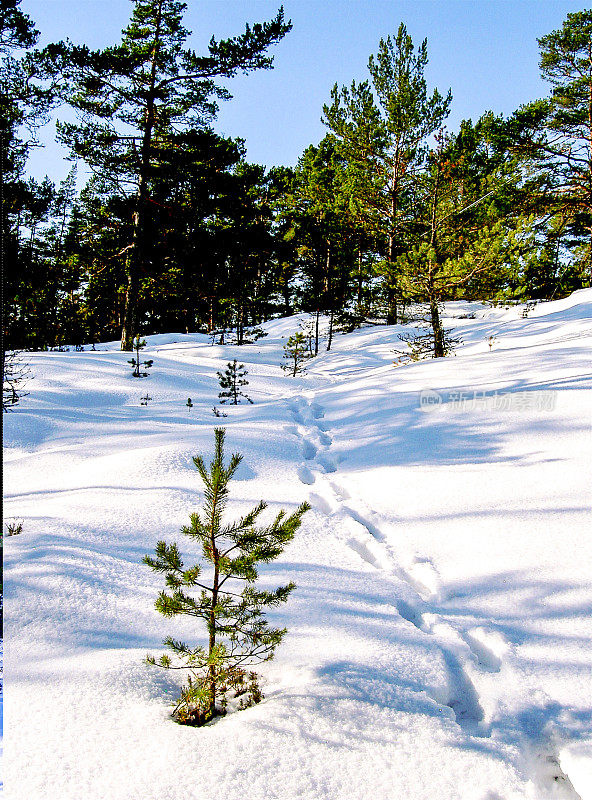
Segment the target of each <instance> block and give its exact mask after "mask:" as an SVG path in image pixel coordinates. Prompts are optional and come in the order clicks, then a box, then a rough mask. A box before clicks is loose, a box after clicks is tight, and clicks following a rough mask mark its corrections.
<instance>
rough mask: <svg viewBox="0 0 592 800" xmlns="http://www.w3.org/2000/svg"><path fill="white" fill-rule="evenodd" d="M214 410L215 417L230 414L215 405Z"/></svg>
mask: <svg viewBox="0 0 592 800" xmlns="http://www.w3.org/2000/svg"><path fill="white" fill-rule="evenodd" d="M212 411H213V412H214V416H215V417H227V416H228V414H225V413H224V412H223V411H221V410H220V409H219V408H216V406H214V407H213V408H212Z"/></svg>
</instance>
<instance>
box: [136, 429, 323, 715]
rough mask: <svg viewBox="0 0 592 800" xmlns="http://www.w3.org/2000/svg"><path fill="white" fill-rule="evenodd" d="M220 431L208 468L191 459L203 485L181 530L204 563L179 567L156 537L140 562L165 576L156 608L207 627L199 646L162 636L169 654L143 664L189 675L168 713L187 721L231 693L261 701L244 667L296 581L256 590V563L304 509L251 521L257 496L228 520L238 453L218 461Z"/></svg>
mask: <svg viewBox="0 0 592 800" xmlns="http://www.w3.org/2000/svg"><path fill="white" fill-rule="evenodd" d="M224 435H225V432H224V429H222V428H216V430H215V455H214V459H213V460H212V462H211V463H210V466H209V469H207V468H206V465H205V463H204V461H203V459H202V457H201V456H198V457H196V458H194V459H193V461H194V464H195V466H196V468H197V471H198V472H199V475H200V477H201V479H202V481H203V483H204V486H205V501H204V508H203V511H202V512H201V514H200V513H194V514H191V517H190V519H191V522H190V524H189V525H188V526H186V527H184V528H183V529H182V531H183V533H184V534H185V535H186V536H189V537H190V538H191V539H193V540H195V541H197V542H199V543H200V544H201V546H202V562H203V563H202V564H196V565H195V566H193V567H190V568H188V569H187V568H185V567H184V564H183V561H182V560H181V556H180V553H179V550H178V548H177V545H176V544H174V543H173V544H166V542H164V541H159V542H158V544H157V546H156V557H150V556H145V557H144V563H145V564H147V565H148V566H149V567H151V568H152V569H153V570H154V571H155V572H159V573H163V574H164V576H165V580H166V589H165V590H163V591H161V592H160V594H159V596H158V599H157V601H156V609H157V610H158V611H159V612H160V613H161V614H163V615H164V616H165V617H173V616H176V615H177V614H187V615H189V616H191V617H196V618H197V619H201V620H202V621H203V622H204V624H205V627H206V630H207V635H208V643H207V646H205V647H204V646H203V645H199V644H198V645H195V646H189V645H187V644H185V643H184V642H180V641H177V640H175V639H173V638H168V639H166V640H165V644H166V646H167V648H168V649H169V650H170V651H171V653H172V657H171V656H169V655H163V656H161V657H160V658H159V659H158V660H157V659H156V658H155V657H153V656H148V657H147V663H148V664H151V665H154V666H159V667H162V668H164V669H182V670H186V671H187V672H188V673H189V676H188V680H187V683H186V685H185V686H184V687H183V689H182V691H181V695H180V697H179V699H178V701H177V703H176V706H175V709H174V712H173V715H174V717H175V719H176V720H177V721H178V722H180V723H184V724H188V725H203V724H204V723H206V722H208V721H209V720H210V719H212V718H213V717H214V716H216V715H217V714H220V713H224V712H225V710H226V705H227V702H228V700H229V699H230V698H231V697H232V696H233V695H234V696H235V697H236V696H241V695H242V700H241V706H240V707H245V706H247V705H252V704H253V703H256V702H258V701H259V699H261V697H262V694H261V690H260V688H259V686H258V682H257V676H256V674H255V673H249V674H247V673H246V671H245V667H247V666H249V665H252V664H256V663H259V662H262V661H269V660H270V659H271V658H273V655H274V651H275V649H276V647H277V646H278V644H279V643H280V642H281V641H282V639H283V637H284V636H285V634H286V629H285V628H273V627H270V626H269V624H268V622H267V620H266V619H265V613H264V611H265V609H268V608H274V607H276V606H278V605H279V604H280V603H284V602H285V601H286V600H287V599H288V596H289V594H290V592H291V591H292V590H293V589H294V588H295V587H294V584H293V583H289V584H287V585H286V586H280V587H278V588H277V589H275V590H274V591H264V590H261V589H258V588H257V586H256V581H257V578H258V565H259V564H261V563H268V562H270V561H273V560H274V559H276V558H277V557H278V556H279V555H280V554H281V553H282V551H283V549H284V547H285V546H286V545H287V544H288V542H290V541H291V539H292V538H293V536H294V534H295V532H296V530H297V529H298V528H299V526H300V524H301V521H302V516H303V514H304V513H305V512H306V511H307V510H308V509H309V505H308V504H307V503H303V504H302V505H301V506H300V507H299V508H298V510H297V511H296V512H294V513H293V514H291V515H289V516H286V514H285V512H284V511H280V512H279V514H278V515H277V516H276V517H275V519H274V520H273V522H272V523H271V524H270V525H268V526H265V527H256V525H255V523H256V522H257V520H258V518H259V516H260V514H261V513H262V512H263V511H264V510H265V508H266V507H267V506H266V503H264V502H260V503H259V504H258V505H257V506H256V507H255V508H254V509H253V510H252V511H250V512H249V513H248V514H246V515H245V516H244V517H242V518H241V519H239V520H237V521H235V522H234V523H230V524H226V523H225V522H224V520H223V514H224V509H225V507H226V504H227V501H228V484H229V482H230V480H231V478H232V477H233V476H234V474H235V473H236V470H237V469H238V466H239V464H240V463H241V461H242V456H241V455H239V454H234V455H233V456H231V458H230V460H229V462H228V464H225V463H224ZM204 565H205V566H206V567H207V568H208V573H207V575H206V574H205V572H204ZM245 695H246V696H245Z"/></svg>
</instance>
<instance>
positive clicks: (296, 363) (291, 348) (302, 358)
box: [282, 331, 310, 377]
mask: <svg viewBox="0 0 592 800" xmlns="http://www.w3.org/2000/svg"><path fill="white" fill-rule="evenodd" d="M284 358H285V360H286V363H285V364H282V369H283V370H285V371H286V372H291V373H292V377H294V376H295V375H297V374H298V373H299V372H304V364H305V363H306V361H307V360H308V359H309V358H310V352H309V349H308V345H307V341H306V338H305V337H304V334H303V333H301V332H300V331H298V332H297V333H295V334H294V335H293V336H290V337H289V338H288V341H287V342H286V344H285V345H284Z"/></svg>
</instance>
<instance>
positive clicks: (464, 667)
mask: <svg viewBox="0 0 592 800" xmlns="http://www.w3.org/2000/svg"><path fill="white" fill-rule="evenodd" d="M446 313H447V319H446V324H447V326H448V327H451V328H454V332H455V335H458V336H460V337H461V338H462V339H463V344H462V345H461V346H460V347H459V348H458V350H457V354H456V356H454V357H451V358H447V359H443V360H442V359H439V360H431V361H427V362H422V363H417V364H410V365H407V366H399V367H396V368H395V367H394V366H393V361H394V360H395V359H396V355H395V354H394V352H393V351H394V349H396V348H398V347H401V344H400V342H399V341H398V339H397V334H398V333H401V331H402V330H403V329H401V328H386V327H368V328H365V329H362V330H359V331H357V332H354V333H352V334H349V335H344V336H338V337H337V338H336V340H335V342H334V347H333V349H332V351H331V352H330V353H323V354H322V355H320V356H319V357H318V358H317V359H316V360H315V361H314V362H312V363H311V365H310V368H309V371H308V374H307V375H306V376H304V377H302V378H296V379H293V378H290V377H287V376H286V375H284V374H283V372H282V371H281V369H280V364H281V360H282V346H283V344H284V343H285V341H286V338H287V336H288V335H290V334H291V333H293V332H294V330H295V329H296V325H297V322H298V319H299V318H297V317H292V318H289V319H285V320H277V321H274V322H271V323H268V324H267V325H266V326H265V327H266V329H267V330H268V332H269V336H268V337H267V338H265V339H262V340H260V341H259V342H256V343H255V344H253V345H248V346H244V347H241V348H237V347H233V346H219V345H215V346H210V343H209V342H210V340H209V338H208V337H207V336H204V335H199V334H195V335H183V334H177V335H175V334H170V335H166V336H164V335H160V336H152V337H148V343H149V346H148V348H147V350H146V351H145V353H146V356H147V357H148V358H152V359H154V366H153V368H152V370H151V375H150V377H149V378H146V379H142V380H138V379H136V378H133V377H132V376H131V368H130V367H129V365H128V364H127V359H128V358H129V354H126V353H120V352H118V351H117V344H116V343H111V344H108V345H99V346H98V349H97V351H96V352H89V351H88V349H85V351H84V352H80V353H76V352H67V353H57V352H51V353H34V354H31V355H30V362H31V369H32V372H33V374H34V380H32V381H31V383H30V386H29V390H30V395H29V396H28V397H26V398H24V399H23V401H22V403H21V405H20V406H19V407H18V408H17V410H16V411H15V412H14V413H12V414H8V415H5V418H4V424H5V431H4V436H5V442H4V443H5V448H6V450H5V482H4V491H5V517H11V516H15V517H19V518H22V519H23V520H24V530H23V533H22V534H20V535H19V536H14V537H10V538H9V539H7V540H5V585H6V619H7V626H6V627H7V642H6V662H7V668H6V675H7V681H6V703H5V706H6V719H7V726H6V728H7V732H8V733H7V741H6V748H5V751H6V779H5V783H6V786H7V792H6V796H7V797H8V798H10V800H25V799H26V800H31V798H33V800H81V798H85V800H106V798H109V800H272V799H273V798H278V800H280V799H281V800H296V798H304V799H305V800H456V799H457V798H458V799H460V798H462V800H511V799H512V800H514V799H516V798H529V799H530V800H543V798H572V800H573V798H577V797H581V798H583V799H584V800H590V798H592V770H591V765H592V615H591V610H592V586H591V583H590V580H591V563H592V536H591V526H590V516H589V510H588V509H589V501H590V486H591V485H592V481H591V477H592V476H591V470H590V452H591V448H590V421H591V419H590V392H589V390H590V385H591V377H590V366H591V364H590V352H591V348H590V345H591V343H592V319H591V317H592V291H588V290H586V291H581V292H576V293H575V294H574V295H572V296H571V297H569V298H567V299H565V300H560V301H557V302H553V303H545V304H539V305H537V307H536V308H535V309H534V310H533V311H531V312H530V313H529V315H528V317H527V318H523V316H522V308H521V307H519V308H512V309H501V308H496V309H492V308H489V307H487V306H482V305H480V304H477V303H471V304H468V303H454V304H451V305H449V306H448V307H447V312H446ZM405 330H409V328H405ZM490 336H494V340H493V341H492V347H491V349H490V346H489V343H490V342H489V337H490ZM235 357H236V358H238V359H239V361H241V362H244V364H245V365H246V367H247V369H248V371H249V375H248V379H249V380H250V384H249V387H248V391H249V394H250V395H251V397H252V399H253V400H254V405H252V406H246V405H245V406H239V407H233V408H230V409H227V412H228V416H227V418H225V419H218V420H217V419H215V417H214V416H213V414H212V406H213V405H214V404H218V398H217V393H218V384H217V379H216V371H217V370H219V369H221V368H222V367H223V366H224V364H225V362H226V361H227V360H229V359H232V358H235ZM146 393H148V394H149V396H150V397H151V398H152V399H151V400H150V401H149V402H148V405H147V406H141V405H140V398H141V397H142V396H143V395H145V394H146ZM188 397H191V399H192V401H193V403H194V407H193V409H192V410H190V411H189V410H188V409H187V407H186V405H185V404H186V402H187V398H188ZM426 398H427V399H426ZM422 403H423V405H422ZM220 423H222V424H223V425H224V426H225V428H226V430H227V444H228V450H229V452H230V451H234V450H238V451H240V452H242V453H243V454H244V457H245V458H244V462H243V465H242V466H241V468H240V470H239V473H238V479H237V480H236V481H235V482H234V486H233V491H232V500H231V502H230V507H229V512H230V514H232V515H238V514H240V513H241V512H243V511H245V510H246V509H247V508H249V507H250V506H252V505H253V504H254V503H256V502H257V501H258V500H259V499H260V498H264V499H266V500H268V501H269V503H270V510H269V514H270V515H271V514H272V513H273V512H275V511H277V510H278V509H279V508H282V507H283V508H286V509H290V510H291V509H294V508H295V506H296V504H298V503H299V502H301V501H302V500H308V501H309V502H310V503H311V504H312V506H313V510H312V511H311V512H310V513H309V514H308V515H307V516H306V518H305V522H304V524H303V526H302V528H301V529H300V531H299V532H298V534H297V536H296V539H295V540H294V542H293V543H292V544H291V545H290V546H289V547H288V548H287V550H286V552H285V554H284V556H283V557H282V558H281V559H280V560H279V561H278V562H276V563H274V564H271V565H268V566H267V567H266V568H264V569H263V570H262V577H263V580H264V582H265V584H266V585H268V586H270V587H271V586H276V585H278V584H280V583H282V582H287V581H289V580H293V581H294V582H295V583H296V584H297V586H298V589H297V591H296V592H295V593H294V594H293V595H292V597H291V599H290V601H289V603H288V604H286V605H285V606H284V607H283V608H281V609H279V610H278V611H276V612H274V614H273V622H274V623H278V624H280V625H285V626H287V628H288V629H289V635H288V636H287V638H286V640H285V643H284V644H283V645H282V647H281V648H280V649H279V650H278V653H277V657H276V660H275V661H273V662H271V663H270V664H267V665H265V666H264V667H263V668H262V672H263V674H264V680H265V687H264V691H265V695H266V699H265V701H264V702H263V703H261V704H260V705H259V706H256V707H255V708H252V709H249V710H247V711H243V712H240V713H235V714H231V715H229V716H227V717H226V718H224V719H221V720H219V721H217V722H216V723H215V724H213V725H211V726H209V727H206V728H202V729H192V728H184V727H180V726H178V725H176V724H174V723H173V722H172V721H171V720H170V717H169V713H170V701H171V700H172V698H173V697H174V696H175V692H176V688H177V685H176V683H175V681H176V679H177V674H176V673H167V672H162V671H159V670H156V669H154V668H153V669H149V668H147V667H145V666H143V664H142V659H143V657H144V655H145V653H146V652H148V651H150V652H152V653H158V652H160V651H161V641H162V639H163V638H164V637H165V636H166V635H174V636H175V637H176V638H185V639H186V640H187V641H189V642H190V643H194V642H195V641H196V635H197V636H199V635H202V634H203V631H199V630H198V632H197V633H196V632H195V628H194V625H193V624H192V623H191V621H189V622H188V621H187V620H182V619H174V620H169V621H167V620H165V619H164V618H163V617H161V616H160V615H158V614H157V613H156V611H155V610H154V600H155V598H156V595H157V592H158V590H159V588H160V581H159V578H158V576H156V575H155V574H154V573H152V572H151V571H150V570H149V569H148V568H147V567H145V566H143V565H142V564H141V559H142V556H143V555H144V554H145V553H149V552H151V551H153V549H154V546H155V543H156V541H157V540H158V539H161V538H164V539H166V540H168V541H173V540H176V541H178V542H179V546H180V548H181V551H182V553H184V554H185V555H186V556H187V558H186V562H187V563H194V562H193V561H192V559H197V550H196V548H195V547H194V546H192V543H191V542H189V541H184V539H185V537H182V536H181V534H180V533H179V529H180V527H181V525H183V524H184V523H185V522H186V521H187V519H188V514H189V513H190V512H191V511H192V510H195V509H197V508H198V507H199V505H200V503H201V501H202V498H203V494H202V491H201V486H200V483H199V480H198V477H197V475H196V472H195V469H194V468H193V465H192V461H191V458H192V456H194V455H195V454H197V453H203V454H205V455H206V456H207V455H209V454H210V453H211V447H212V440H213V434H212V431H213V428H214V426H215V425H216V424H220Z"/></svg>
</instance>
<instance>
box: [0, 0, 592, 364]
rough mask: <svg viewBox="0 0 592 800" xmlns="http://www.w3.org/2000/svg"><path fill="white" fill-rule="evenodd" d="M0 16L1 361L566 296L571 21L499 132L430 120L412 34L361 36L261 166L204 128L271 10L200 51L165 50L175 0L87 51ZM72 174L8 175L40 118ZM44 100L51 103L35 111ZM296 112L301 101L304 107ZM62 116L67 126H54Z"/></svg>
mask: <svg viewBox="0 0 592 800" xmlns="http://www.w3.org/2000/svg"><path fill="white" fill-rule="evenodd" d="M19 5H20V0H5V2H4V3H3V4H2V9H1V10H0V24H1V34H0V57H1V65H0V76H1V77H0V80H1V86H2V90H1V94H0V103H1V106H2V107H1V120H2V121H1V131H0V135H1V139H2V150H1V159H2V248H3V253H2V259H3V265H4V269H3V290H4V300H3V343H4V348H3V352H4V351H6V350H9V351H10V350H16V349H21V350H22V349H33V350H39V349H47V348H55V347H60V346H62V345H65V344H69V345H82V344H83V343H93V342H98V341H101V340H102V341H104V340H113V339H121V347H122V349H123V350H131V349H132V343H133V340H134V337H137V336H142V335H145V334H153V333H161V332H165V331H172V330H174V331H184V332H194V331H200V330H201V331H209V332H213V331H228V330H233V331H235V333H236V341H237V343H238V344H241V343H242V342H243V341H245V332H246V330H247V329H248V328H249V326H254V325H257V324H258V323H260V322H262V321H264V320H266V319H269V318H271V317H273V316H281V315H290V314H293V313H295V312H297V311H308V312H311V314H312V315H313V320H314V319H316V320H317V327H316V335H314V332H313V338H314V351H315V352H317V351H318V347H319V342H318V319H319V316H320V315H327V317H328V319H329V336H328V341H327V346H328V347H329V348H330V346H331V341H332V336H333V334H334V332H335V331H337V330H348V329H352V328H353V327H355V326H356V325H359V324H361V323H362V322H364V321H372V322H387V323H395V322H397V321H401V320H402V319H405V315H406V312H407V311H408V309H409V307H410V306H411V304H414V305H415V304H424V306H425V309H426V319H427V321H428V322H429V324H430V326H431V336H432V340H433V353H434V355H436V356H438V355H444V354H445V352H446V343H445V340H444V336H445V333H444V331H443V330H442V327H441V324H440V304H441V303H442V302H443V301H445V300H451V299H460V298H465V299H487V300H491V301H503V302H509V301H518V300H519V301H524V300H527V299H529V298H537V299H549V298H557V297H561V296H564V295H566V294H568V293H569V292H571V291H573V290H575V289H578V288H581V287H583V286H587V285H589V283H590V271H591V253H592V148H591V143H592V121H591V119H590V115H589V109H590V107H591V103H592V62H591V59H590V52H591V47H590V42H591V37H592V12H591V11H583V12H578V13H571V14H568V16H567V19H566V20H565V22H564V23H563V26H562V28H561V29H560V30H557V31H554V32H552V33H549V34H548V35H547V36H544V37H542V38H541V39H540V41H539V45H540V53H541V71H542V76H543V77H544V78H545V79H546V80H547V81H548V84H549V94H548V96H547V97H546V98H543V99H538V100H534V101H530V102H528V98H525V104H524V105H522V106H521V107H520V108H519V109H518V110H517V111H516V112H515V113H514V114H512V115H511V116H510V117H509V118H507V119H504V118H502V117H498V116H495V115H494V114H492V113H490V112H487V111H486V110H484V113H483V115H482V116H481V117H480V118H479V119H477V120H475V121H472V120H466V121H464V122H463V123H462V124H461V126H460V129H459V130H458V131H456V132H454V131H450V130H447V129H446V128H445V125H446V119H447V116H448V113H449V110H450V108H451V105H452V104H453V103H454V99H453V98H452V96H451V95H450V93H449V92H448V93H445V94H443V93H441V92H440V91H439V90H438V89H436V88H433V87H432V88H430V87H428V86H427V83H426V78H425V67H426V64H427V62H428V45H427V42H426V41H423V42H421V43H419V44H416V43H414V42H413V41H412V39H411V37H410V36H409V34H408V32H407V30H406V28H405V26H404V25H403V24H401V26H400V27H399V29H398V31H395V32H394V33H391V35H387V36H386V38H385V39H383V40H381V41H380V43H379V44H378V47H377V52H376V53H375V54H374V55H371V56H370V58H369V62H368V79H367V80H364V81H361V82H355V81H354V82H353V83H352V84H351V86H349V87H338V86H337V85H335V87H334V89H333V91H332V93H331V97H330V98H327V104H326V105H325V107H324V109H323V115H324V116H323V121H324V124H325V126H326V129H327V132H326V135H325V137H324V138H323V139H322V141H320V142H318V143H317V144H311V145H310V146H309V147H307V148H306V150H305V151H304V152H303V153H302V155H301V157H300V159H299V160H298V163H297V166H296V167H295V168H288V167H274V168H272V169H265V168H264V167H262V166H260V165H257V164H250V163H248V162H247V160H246V158H245V147H244V143H243V142H242V141H241V140H240V139H237V140H233V139H230V138H226V137H223V136H220V135H219V134H217V133H216V132H215V131H214V129H213V124H214V122H215V118H216V110H217V101H219V100H225V99H228V98H229V97H230V95H229V92H228V90H227V89H226V88H225V84H224V86H223V85H222V83H221V81H224V82H226V81H227V79H229V78H232V77H233V76H234V75H236V74H237V73H239V72H242V73H249V72H251V71H253V70H258V69H268V68H270V67H271V66H272V57H271V55H270V49H271V48H272V46H274V45H276V44H278V43H279V42H281V40H282V38H283V37H284V36H285V35H287V34H289V31H290V28H291V24H290V22H287V21H286V20H285V19H284V15H283V10H282V9H281V8H280V10H279V11H278V13H277V15H276V17H275V18H274V19H272V20H270V21H268V22H264V23H260V24H255V25H252V26H247V27H246V29H245V31H244V33H242V34H240V35H237V36H236V37H234V38H231V39H228V40H224V41H215V40H213V39H212V41H211V42H210V45H209V47H208V51H207V53H205V54H203V55H199V54H196V53H195V52H194V51H193V50H191V49H189V48H188V47H187V42H186V40H187V37H188V31H187V30H186V29H185V28H184V27H183V13H184V10H185V4H184V3H182V2H179V0H134V4H133V10H132V15H131V19H130V21H129V24H128V26H127V27H126V28H125V30H124V31H123V32H122V38H121V40H120V41H119V42H118V43H115V44H114V45H113V46H111V47H108V48H105V49H104V50H97V51H91V50H89V49H88V48H87V47H85V46H77V45H73V44H71V43H57V44H53V45H49V46H47V47H45V48H44V49H42V50H39V49H36V42H37V39H38V33H37V31H36V28H35V24H34V22H33V21H32V20H31V19H29V18H28V17H27V16H26V15H25V14H23V13H22V11H21V10H20V9H19ZM67 107H69V108H71V109H74V110H75V111H76V119H77V122H76V123H73V122H62V123H58V136H59V138H60V140H61V141H62V142H63V143H64V144H66V145H67V147H68V148H69V151H70V154H71V157H72V159H73V163H74V164H75V163H76V162H79V163H80V164H81V165H84V168H85V170H88V169H90V171H91V174H92V177H91V178H90V180H89V181H88V182H87V184H86V185H85V186H84V187H83V188H82V189H81V190H79V189H78V188H77V186H78V182H77V173H76V166H73V168H72V171H71V172H70V174H69V176H68V177H67V178H66V179H65V180H64V181H63V182H61V183H59V184H58V185H56V184H54V183H53V182H52V181H51V180H50V179H49V178H46V179H45V180H44V181H36V180H34V179H32V178H28V177H27V172H26V169H27V157H28V153H29V152H30V150H31V148H32V147H35V146H36V145H37V136H38V131H39V129H40V128H41V126H43V125H44V124H45V123H46V122H47V120H48V119H49V116H50V115H51V114H53V113H57V115H58V117H59V116H60V114H61V112H62V111H63V110H64V109H65V108H67ZM56 110H57V111H56ZM319 111H320V109H319ZM68 118H69V119H70V118H73V117H72V115H70V116H69V117H68Z"/></svg>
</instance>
